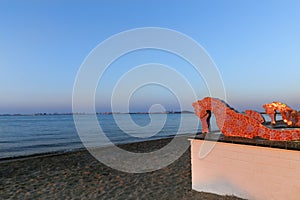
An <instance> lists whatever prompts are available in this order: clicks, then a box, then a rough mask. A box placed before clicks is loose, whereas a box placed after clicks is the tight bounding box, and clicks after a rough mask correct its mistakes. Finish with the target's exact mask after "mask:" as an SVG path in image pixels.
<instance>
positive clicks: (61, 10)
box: [0, 0, 300, 114]
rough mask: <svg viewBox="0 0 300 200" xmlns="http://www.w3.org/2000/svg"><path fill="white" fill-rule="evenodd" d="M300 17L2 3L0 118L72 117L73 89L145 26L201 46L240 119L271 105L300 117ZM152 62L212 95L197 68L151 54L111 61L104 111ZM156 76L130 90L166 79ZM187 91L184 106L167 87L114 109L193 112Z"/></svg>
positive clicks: (284, 5)
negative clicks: (93, 62)
mask: <svg viewBox="0 0 300 200" xmlns="http://www.w3.org/2000/svg"><path fill="white" fill-rule="evenodd" d="M299 10H300V2H299V1H297V0H296V1H289V0H288V1H275V0H272V1H267V0H266V1H258V0H257V1H256V0H253V1H240V0H226V1H225V0H223V1H222V0H220V1H200V0H195V1H176V0H172V1H171V0H170V1H169V0H165V1H158V0H153V1H144V0H139V1H138V0H134V1H131V0H126V1H115V0H110V1H83V0H81V1H80V0H75V1H66V0H62V1H56V0H51V1H50V0H44V1H38V0H27V1H16V0H1V1H0V94H1V97H0V113H2V114H4V113H37V112H50V113H52V112H60V113H61V112H72V92H73V86H74V82H75V80H76V77H77V74H78V71H79V69H80V66H81V65H82V64H83V62H84V61H85V59H86V58H87V56H88V55H89V54H90V52H91V51H92V50H93V49H95V47H97V45H99V44H101V42H103V41H105V40H107V39H108V38H110V37H112V36H113V35H115V34H118V33H120V32H123V31H128V30H130V29H135V28H143V27H161V28H166V29H171V30H175V31H177V32H180V33H183V34H184V35H186V36H188V37H190V38H192V39H193V40H195V41H196V42H197V43H198V44H200V45H201V46H202V47H203V48H204V49H205V51H206V52H207V53H208V54H209V56H210V58H211V59H212V60H213V62H214V63H215V65H216V67H217V69H218V70H219V72H220V75H221V77H222V80H223V83H224V88H225V92H226V101H227V102H228V103H229V105H231V106H232V107H234V108H236V109H237V110H239V111H243V110H245V109H254V110H258V111H262V107H261V106H262V105H263V104H265V103H270V102H272V101H282V102H284V103H286V104H288V105H290V106H291V107H292V108H294V109H297V110H300V92H299V86H300V79H299V75H300V56H299V53H300V12H299ZM99 58H100V59H101V56H100V57H99ZM148 63H159V64H162V65H166V66H168V67H169V68H170V69H169V70H171V69H174V70H175V71H176V72H178V73H179V74H180V75H181V76H183V77H185V79H186V80H188V82H189V83H190V85H191V87H192V88H193V89H194V90H195V91H196V95H197V98H203V97H205V96H207V95H209V93H208V89H207V88H206V85H205V81H204V79H203V78H202V77H201V76H198V75H196V73H195V71H194V70H193V66H191V64H190V63H188V62H186V61H185V60H184V59H182V58H180V57H178V56H176V55H173V54H172V53H170V52H163V51H159V50H155V49H144V50H140V51H133V52H130V53H128V54H126V55H123V56H121V57H120V58H119V59H117V60H116V61H114V62H112V64H111V66H109V68H108V69H107V71H106V72H105V74H104V75H103V76H102V77H101V79H100V80H99V84H98V86H97V91H96V92H95V106H96V109H97V111H98V112H104V111H110V110H111V109H112V108H111V104H112V92H113V90H114V87H115V86H116V85H117V84H118V83H119V81H120V80H122V77H124V76H125V75H126V74H127V73H128V72H129V71H130V70H132V69H134V68H135V67H137V66H140V65H143V64H148ZM148 67H149V68H145V70H144V71H139V72H138V73H137V74H135V76H132V77H131V79H130V80H127V82H126V81H123V82H122V85H125V86H128V87H129V86H130V84H134V83H135V82H134V81H135V80H136V81H137V80H139V79H143V78H148V77H150V78H151V77H152V78H155V77H157V76H159V71H151V70H149V69H151V66H150V65H149V66H148ZM125 77H126V76H125ZM163 78H164V79H167V80H170V81H175V80H176V79H175V78H174V76H167V75H164V76H163ZM132 80H133V81H132ZM131 81H132V83H131ZM177 84H178V88H180V87H182V83H181V82H177ZM131 87H134V85H131ZM175 87H176V86H175ZM125 88H126V87H125ZM176 88H177V87H176ZM179 92H180V95H179V96H181V97H180V98H181V99H178V98H177V96H176V95H177V94H174V92H173V93H172V89H170V88H168V87H163V86H161V85H159V84H148V85H145V86H143V87H138V88H137V89H136V90H135V91H134V92H133V93H132V94H131V95H130V96H129V97H128V96H124V95H125V93H126V91H119V93H118V94H116V97H118V98H117V99H116V100H113V103H114V106H115V107H114V110H115V111H124V110H126V109H129V110H130V111H148V110H149V109H154V110H155V109H156V108H158V109H161V106H159V105H162V106H163V107H164V109H165V110H192V107H191V103H192V102H193V101H195V100H196V99H194V98H193V97H192V96H190V95H189V94H186V95H185V93H184V91H179ZM122 95H123V96H122ZM179 102H181V103H182V104H180V103H179ZM83 107H84V105H83Z"/></svg>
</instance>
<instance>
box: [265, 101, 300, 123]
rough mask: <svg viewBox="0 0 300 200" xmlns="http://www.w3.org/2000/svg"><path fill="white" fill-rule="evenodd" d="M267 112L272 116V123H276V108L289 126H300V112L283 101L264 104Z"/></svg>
mask: <svg viewBox="0 0 300 200" xmlns="http://www.w3.org/2000/svg"><path fill="white" fill-rule="evenodd" d="M263 108H264V109H265V111H266V113H267V114H268V115H269V116H270V118H271V122H272V124H276V119H275V115H276V110H278V111H279V112H280V113H281V116H282V119H283V121H284V122H285V123H286V124H287V125H288V126H300V113H299V112H297V111H296V110H293V109H292V108H290V107H289V106H288V105H286V104H284V103H281V102H273V103H267V104H265V105H263Z"/></svg>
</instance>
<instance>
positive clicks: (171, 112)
mask: <svg viewBox="0 0 300 200" xmlns="http://www.w3.org/2000/svg"><path fill="white" fill-rule="evenodd" d="M192 113H194V112H192V111H165V112H129V113H123V112H96V114H97V115H113V114H114V115H115V114H130V115H139V114H192ZM92 114H94V113H84V112H83V113H33V114H18V113H17V114H0V116H49V115H51V116H53V115H92Z"/></svg>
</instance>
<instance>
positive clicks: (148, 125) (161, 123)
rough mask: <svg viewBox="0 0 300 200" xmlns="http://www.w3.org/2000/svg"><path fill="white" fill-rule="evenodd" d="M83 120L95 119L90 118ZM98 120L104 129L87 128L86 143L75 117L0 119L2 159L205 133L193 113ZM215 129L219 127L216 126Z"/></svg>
mask: <svg viewBox="0 0 300 200" xmlns="http://www.w3.org/2000/svg"><path fill="white" fill-rule="evenodd" d="M80 118H84V120H87V121H88V120H91V121H92V120H93V116H89V115H82V116H80ZM94 118H95V117H94ZM96 120H97V123H98V124H99V127H100V128H99V127H94V126H91V127H89V129H86V130H88V131H86V132H85V133H84V137H85V139H84V143H83V141H82V133H81V132H78V131H77V129H76V126H75V122H74V118H73V115H26V116H0V159H8V158H13V157H23V156H30V155H36V154H44V153H54V152H67V151H74V150H78V149H83V148H85V147H86V146H88V147H101V146H106V145H113V144H122V143H132V142H138V141H147V140H154V139H161V138H169V137H174V136H175V135H181V134H191V135H194V134H196V133H197V132H201V123H200V122H199V119H198V118H197V117H196V116H195V115H194V114H192V113H184V114H182V113H178V114H98V115H96ZM212 121H214V120H212ZM93 127H94V128H93ZM212 127H213V128H212V129H216V128H217V127H216V125H215V124H213V125H212Z"/></svg>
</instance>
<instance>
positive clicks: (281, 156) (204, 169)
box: [191, 140, 300, 200]
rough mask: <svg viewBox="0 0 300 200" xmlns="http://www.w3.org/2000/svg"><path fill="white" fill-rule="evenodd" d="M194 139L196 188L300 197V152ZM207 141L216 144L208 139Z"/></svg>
mask: <svg viewBox="0 0 300 200" xmlns="http://www.w3.org/2000/svg"><path fill="white" fill-rule="evenodd" d="M203 142H204V141H203V140H191V162H192V188H193V189H194V190H196V191H205V192H212V193H216V194H221V195H225V194H227V195H235V196H239V197H242V198H246V199H258V200H260V199H263V200H265V199H268V200H269V199H278V200H279V199H280V200H282V199H285V200H286V199H295V200H299V199H300V151H292V150H285V149H275V148H267V147H256V146H249V145H240V144H231V143H221V142H217V143H216V145H215V147H214V148H213V149H212V151H211V152H210V153H209V154H208V155H207V156H206V157H204V158H200V156H199V152H200V148H201V145H202V144H203ZM205 142H207V143H213V142H209V141H205Z"/></svg>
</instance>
